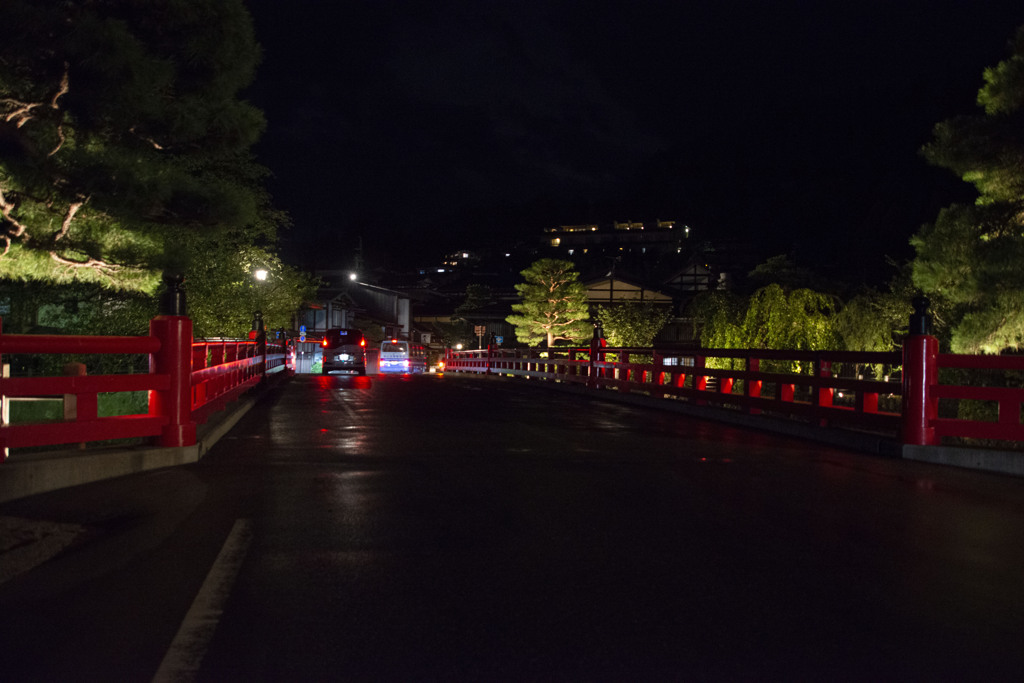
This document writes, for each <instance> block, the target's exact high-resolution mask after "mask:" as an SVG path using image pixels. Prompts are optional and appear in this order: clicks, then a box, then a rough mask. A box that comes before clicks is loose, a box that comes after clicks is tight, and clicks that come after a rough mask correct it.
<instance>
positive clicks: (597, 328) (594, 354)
mask: <svg viewBox="0 0 1024 683" xmlns="http://www.w3.org/2000/svg"><path fill="white" fill-rule="evenodd" d="M605 343H606V342H605V340H604V328H602V327H601V323H600V322H596V323H594V336H593V337H591V338H590V363H589V367H588V369H587V387H589V388H591V389H594V388H596V387H597V372H598V369H597V358H598V354H599V353H600V351H601V349H602V348H604V346H605Z"/></svg>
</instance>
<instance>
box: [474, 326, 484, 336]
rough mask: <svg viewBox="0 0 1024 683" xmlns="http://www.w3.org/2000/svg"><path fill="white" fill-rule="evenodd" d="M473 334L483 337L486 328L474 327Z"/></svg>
mask: <svg viewBox="0 0 1024 683" xmlns="http://www.w3.org/2000/svg"><path fill="white" fill-rule="evenodd" d="M473 334H475V335H476V336H478V337H482V336H484V335H485V334H487V326H486V325H476V326H474V327H473Z"/></svg>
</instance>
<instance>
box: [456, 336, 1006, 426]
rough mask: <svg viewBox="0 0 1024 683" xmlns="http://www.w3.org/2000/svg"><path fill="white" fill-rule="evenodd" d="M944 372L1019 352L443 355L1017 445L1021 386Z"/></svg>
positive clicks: (584, 382)
mask: <svg viewBox="0 0 1024 683" xmlns="http://www.w3.org/2000/svg"><path fill="white" fill-rule="evenodd" d="M951 369H967V370H986V371H999V372H998V373H997V374H998V375H999V376H1000V377H1004V376H1005V373H1007V372H1021V373H1024V358H1022V357H1015V356H967V355H956V354H939V353H938V341H937V340H936V339H935V337H932V336H930V335H911V336H909V337H908V338H907V340H906V342H905V344H904V349H903V351H902V353H901V352H898V351H897V352H891V353H858V352H849V351H776V350H761V349H692V350H682V351H674V350H669V349H659V348H611V347H604V346H601V345H600V344H597V343H595V344H592V345H591V347H590V348H569V347H556V348H553V349H550V350H548V351H539V350H537V349H498V348H488V349H486V350H479V351H450V352H448V354H447V356H446V359H445V371H446V372H470V373H487V374H495V375H505V376H510V377H515V376H518V377H529V378H533V379H540V380H543V381H554V382H564V383H570V384H576V385H580V386H585V387H587V388H589V389H593V390H614V391H618V392H620V393H630V392H634V393H644V394H648V395H650V396H654V397H658V398H663V399H666V400H682V401H689V402H692V403H693V404H695V405H707V406H716V407H719V408H723V409H726V410H734V411H740V412H745V413H748V414H761V415H766V416H770V417H779V418H791V419H792V418H796V419H801V420H803V421H805V422H807V423H809V424H816V425H820V426H823V427H824V426H841V427H846V428H852V429H857V430H862V431H869V432H872V433H876V434H880V435H885V436H890V437H893V438H894V439H898V440H899V441H901V442H902V443H904V444H912V445H920V446H936V445H940V444H941V443H942V440H943V439H949V438H954V437H961V438H972V439H991V440H998V441H1013V442H1024V424H1022V423H1021V406H1022V404H1024V387H1020V386H1017V387H1014V386H1009V387H1008V386H983V384H982V383H981V380H980V379H979V377H978V376H976V375H975V376H974V377H973V378H972V377H971V376H969V375H965V374H964V373H960V374H961V376H959V377H953V376H952V375H953V373H950V372H946V371H947V370H951ZM1022 377H1024V374H1022ZM1004 379H1005V377H1004ZM1003 383H1004V384H1005V381H1004V382H1003ZM1022 383H1024V381H1022ZM972 401H973V402H976V403H980V404H988V406H989V407H990V409H989V410H988V411H987V412H988V413H989V414H988V415H987V416H986V417H985V418H977V417H973V418H972V417H964V415H968V414H970V412H971V411H968V410H964V406H965V403H966V402H972ZM991 406H997V410H993V409H991ZM974 412H985V411H974Z"/></svg>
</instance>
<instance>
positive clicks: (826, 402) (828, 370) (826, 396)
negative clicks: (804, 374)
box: [814, 358, 835, 408]
mask: <svg viewBox="0 0 1024 683" xmlns="http://www.w3.org/2000/svg"><path fill="white" fill-rule="evenodd" d="M814 366H815V370H816V372H815V374H816V375H817V376H818V377H831V376H832V361H828V360H821V359H820V358H819V359H817V360H815V362H814ZM834 395H835V389H833V388H832V387H823V386H819V387H818V405H819V406H821V407H823V408H831V407H832V398H833V396H834Z"/></svg>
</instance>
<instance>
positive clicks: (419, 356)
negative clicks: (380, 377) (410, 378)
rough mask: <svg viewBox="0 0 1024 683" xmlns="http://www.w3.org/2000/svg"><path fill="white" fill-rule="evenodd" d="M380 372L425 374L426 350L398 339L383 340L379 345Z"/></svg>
mask: <svg viewBox="0 0 1024 683" xmlns="http://www.w3.org/2000/svg"><path fill="white" fill-rule="evenodd" d="M380 371H381V372H402V373H415V372H426V371H427V350H426V349H425V348H424V347H422V346H420V345H419V344H410V343H409V342H407V341H401V340H400V339H385V340H384V341H382V342H381V344H380Z"/></svg>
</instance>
